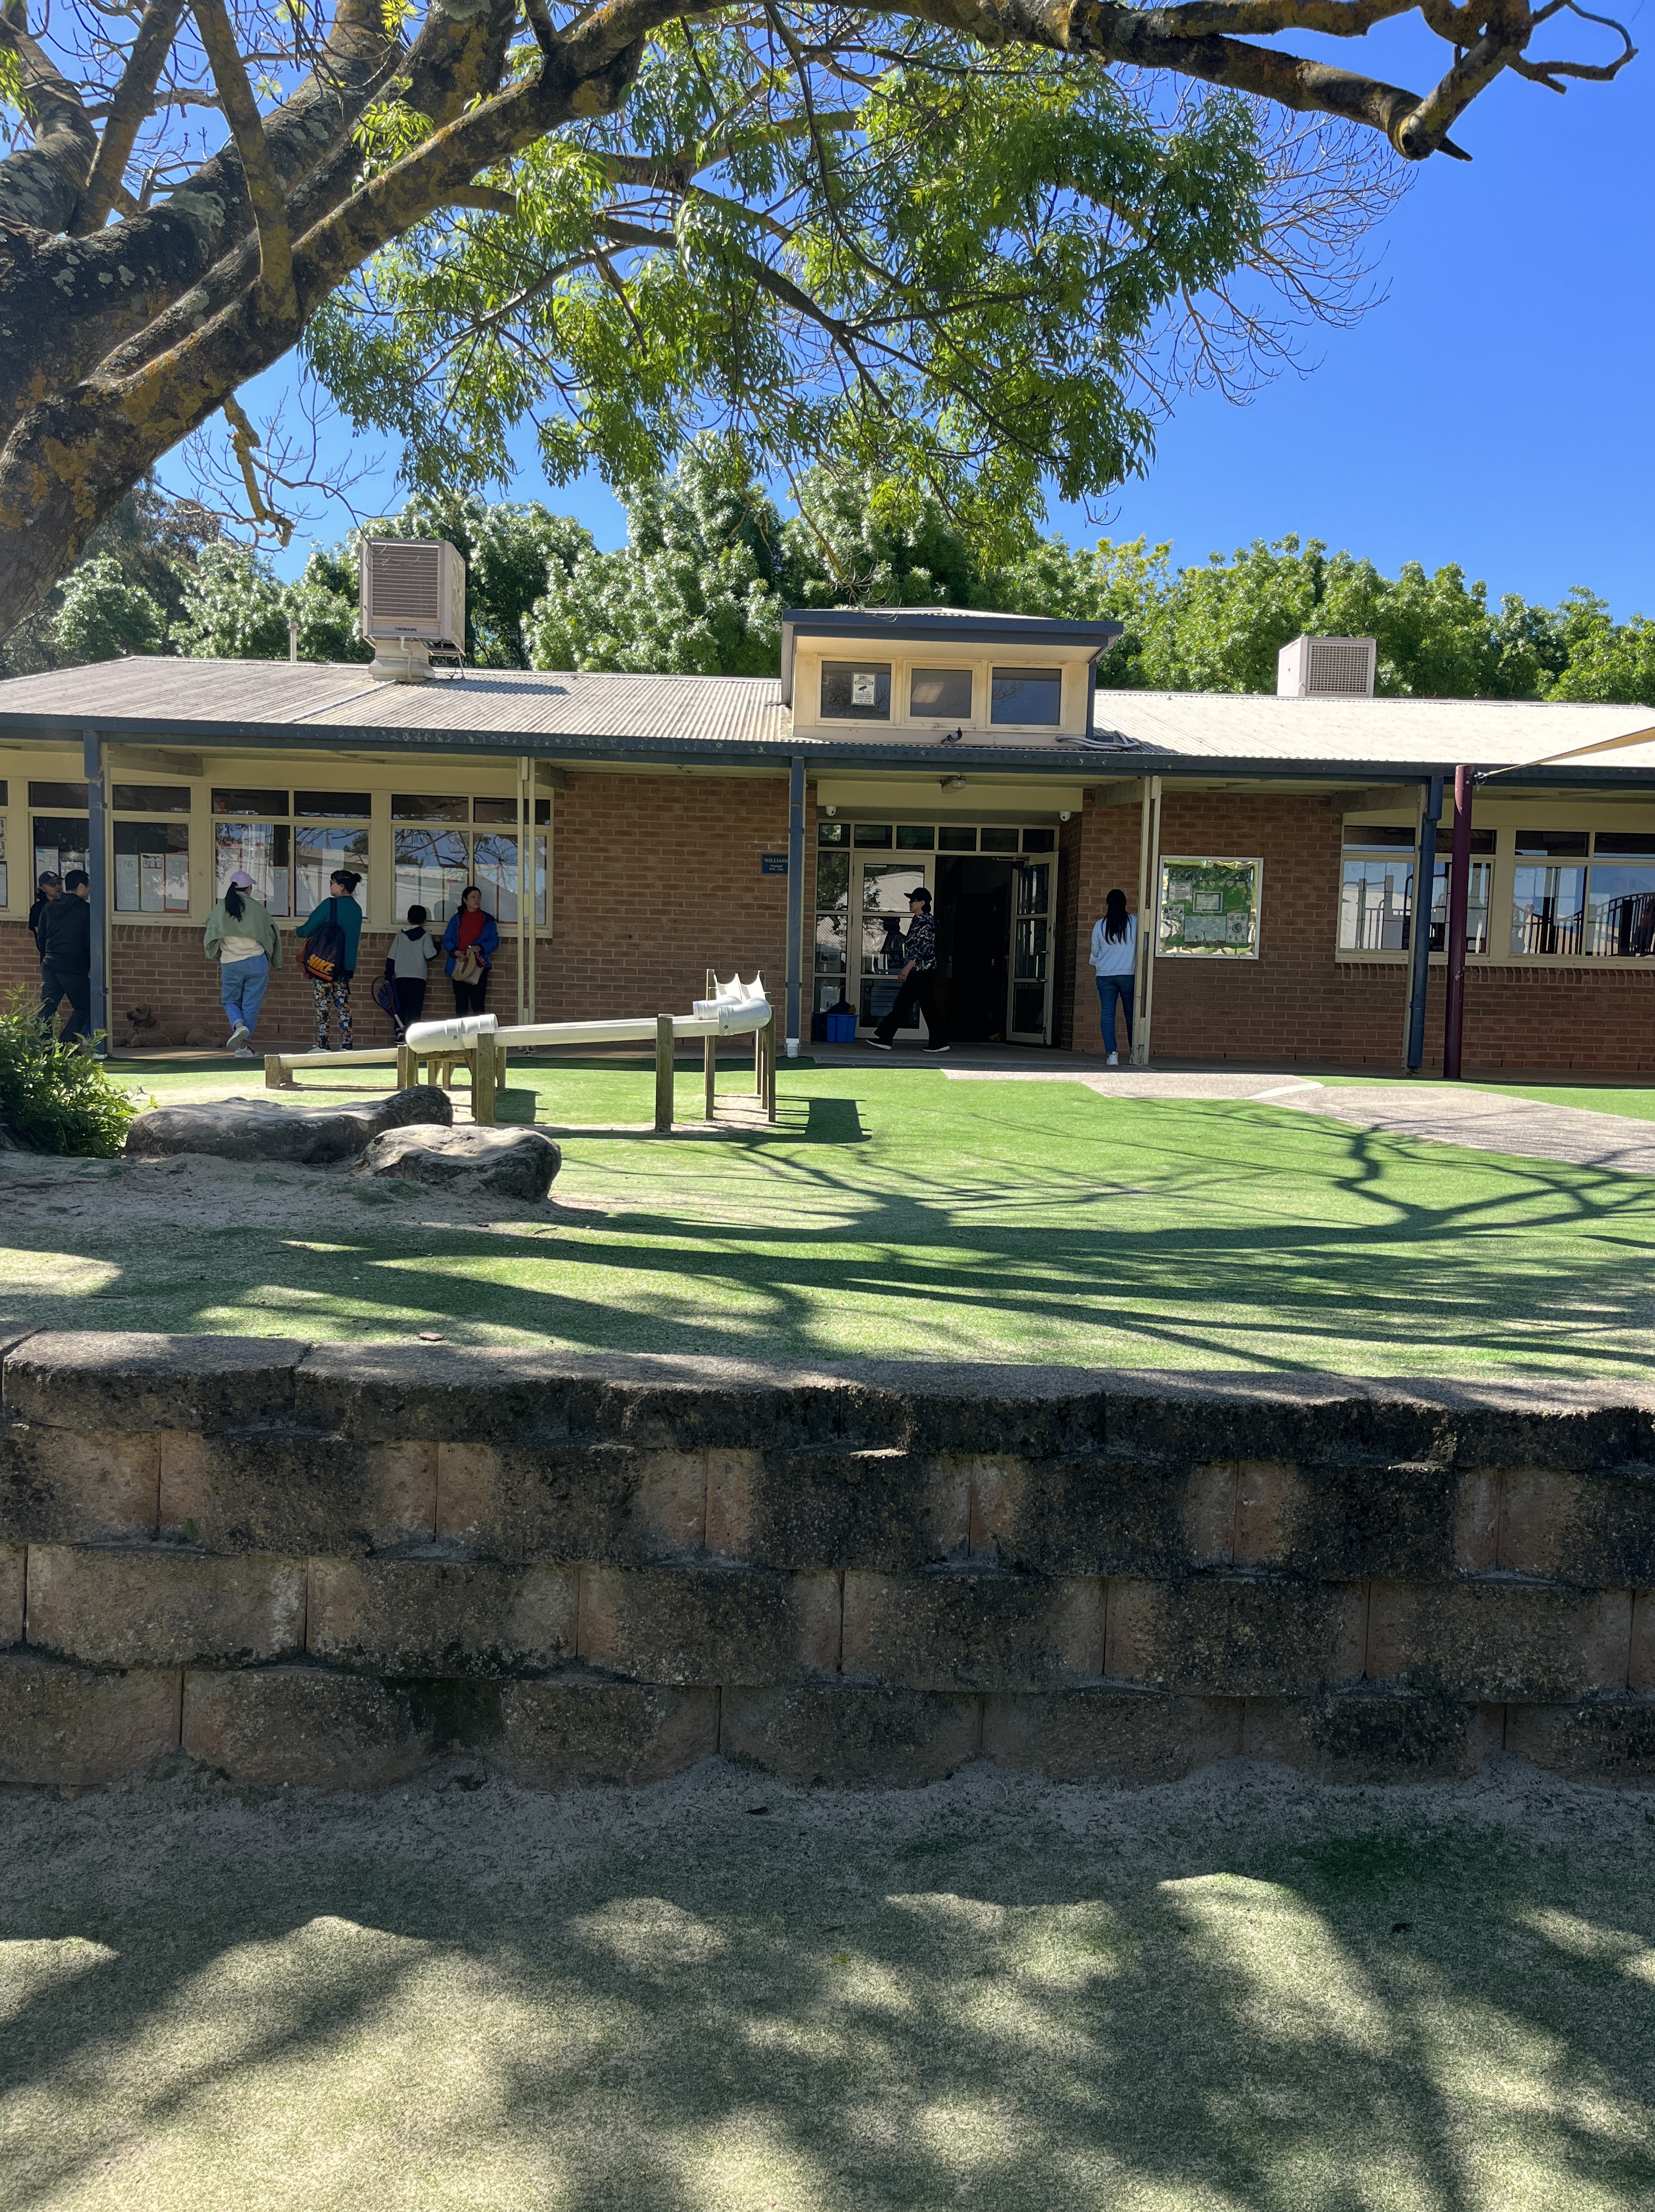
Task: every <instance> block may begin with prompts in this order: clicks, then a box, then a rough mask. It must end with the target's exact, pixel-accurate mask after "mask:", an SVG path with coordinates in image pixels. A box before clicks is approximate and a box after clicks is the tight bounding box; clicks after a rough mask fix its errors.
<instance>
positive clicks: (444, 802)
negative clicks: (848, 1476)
mask: <svg viewBox="0 0 1655 2212" xmlns="http://www.w3.org/2000/svg"><path fill="white" fill-rule="evenodd" d="M470 804H471V802H470V801H469V800H468V799H465V797H464V796H463V795H462V796H461V797H460V798H459V799H444V798H441V797H440V796H439V797H433V796H432V795H431V794H430V793H421V792H417V791H393V792H392V794H391V819H392V821H393V822H464V821H465V820H466V819H467V812H466V810H467V808H468V807H469V805H470ZM298 811H299V812H301V813H304V814H307V813H309V811H311V810H310V809H309V808H308V807H301V808H300V809H299V810H298Z"/></svg>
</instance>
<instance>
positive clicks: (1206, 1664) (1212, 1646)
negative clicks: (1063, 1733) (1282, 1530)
mask: <svg viewBox="0 0 1655 2212" xmlns="http://www.w3.org/2000/svg"><path fill="white" fill-rule="evenodd" d="M1365 1628H1366V1591H1365V1589H1364V1588H1363V1586H1362V1585H1361V1584H1360V1583H1355V1584H1342V1583H1312V1582H1304V1581H1300V1580H1298V1579H1296V1578H1294V1577H1288V1576H1282V1575H1270V1574H1263V1573H1260V1572H1258V1571H1233V1572H1230V1573H1217V1574H1198V1575H1190V1576H1187V1577H1183V1578H1181V1579H1180V1580H1178V1581H1176V1582H1159V1583H1151V1582H1125V1581H1122V1582H1111V1583H1110V1586H1109V1619H1108V1636H1107V1642H1106V1646H1105V1658H1104V1672H1105V1673H1107V1674H1110V1675H1114V1676H1117V1677H1118V1678H1121V1679H1123V1680H1129V1681H1137V1682H1147V1683H1149V1684H1151V1685H1153V1686H1154V1687H1155V1688H1157V1689H1162V1690H1174V1691H1178V1692H1183V1693H1185V1694H1192V1695H1196V1696H1213V1697H1293V1696H1302V1695H1304V1694H1305V1692H1308V1691H1311V1690H1320V1689H1323V1688H1325V1687H1327V1686H1330V1685H1331V1684H1334V1683H1338V1682H1347V1681H1354V1680H1356V1679H1357V1678H1358V1677H1359V1676H1360V1674H1361V1672H1362V1656H1363V1644H1364V1638H1365Z"/></svg>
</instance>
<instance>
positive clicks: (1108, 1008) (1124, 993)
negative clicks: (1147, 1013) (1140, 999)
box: [1098, 975, 1135, 1052]
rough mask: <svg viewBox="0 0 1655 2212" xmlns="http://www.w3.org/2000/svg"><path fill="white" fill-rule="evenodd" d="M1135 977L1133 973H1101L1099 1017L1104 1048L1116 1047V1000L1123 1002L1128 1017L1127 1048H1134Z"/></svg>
mask: <svg viewBox="0 0 1655 2212" xmlns="http://www.w3.org/2000/svg"><path fill="white" fill-rule="evenodd" d="M1134 985H1135V978H1134V977H1133V976H1131V975H1100V976H1099V977H1098V1022H1099V1023H1100V1024H1101V1025H1102V1028H1103V1032H1104V1051H1105V1052H1113V1051H1114V1049H1115V1001H1116V1000H1117V999H1118V1000H1120V1002H1121V1012H1123V1014H1124V1015H1125V1017H1126V1048H1127V1050H1128V1051H1129V1052H1130V1051H1131V1049H1132V993H1133V988H1134Z"/></svg>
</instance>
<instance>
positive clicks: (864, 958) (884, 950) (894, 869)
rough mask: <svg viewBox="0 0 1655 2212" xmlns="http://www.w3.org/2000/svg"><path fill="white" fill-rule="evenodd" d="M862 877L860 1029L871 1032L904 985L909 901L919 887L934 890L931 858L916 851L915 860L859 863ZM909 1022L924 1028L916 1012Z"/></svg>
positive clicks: (860, 861) (859, 908)
mask: <svg viewBox="0 0 1655 2212" xmlns="http://www.w3.org/2000/svg"><path fill="white" fill-rule="evenodd" d="M856 868H857V872H858V874H859V875H860V878H861V883H860V884H859V887H858V889H859V898H858V906H857V911H858V913H859V914H860V915H861V948H860V951H861V970H860V976H859V981H860V989H859V992H858V995H857V1001H856V1016H857V1024H858V1027H859V1029H861V1030H871V1029H872V1028H873V1026H874V1024H876V1023H877V1022H879V1021H882V1020H883V1019H884V1018H885V1015H886V1014H887V1013H889V1012H890V1011H891V1006H892V1004H893V1003H894V1001H895V1000H896V996H897V989H898V987H899V986H898V982H897V978H898V976H899V975H901V972H902V966H903V960H904V953H903V939H904V935H905V933H906V932H907V928H908V924H909V921H910V915H909V912H908V902H909V900H910V898H911V897H912V896H914V893H915V892H916V891H921V890H930V888H931V862H930V860H929V858H928V857H926V858H923V859H922V858H921V857H920V856H919V855H918V854H916V855H915V857H914V858H913V859H912V860H871V859H870V860H861V859H860V858H859V859H858V860H857V861H856ZM920 1026H921V1023H920V1017H919V1015H918V1013H917V1012H915V1013H914V1014H912V1015H910V1027H912V1028H913V1029H915V1030H918V1029H919V1027H920Z"/></svg>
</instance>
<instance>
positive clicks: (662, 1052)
mask: <svg viewBox="0 0 1655 2212" xmlns="http://www.w3.org/2000/svg"><path fill="white" fill-rule="evenodd" d="M655 1127H656V1129H657V1130H658V1131H659V1132H660V1134H661V1135H663V1136H670V1135H671V1133H672V1016H671V1014H657V1015H656V1017H655Z"/></svg>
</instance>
